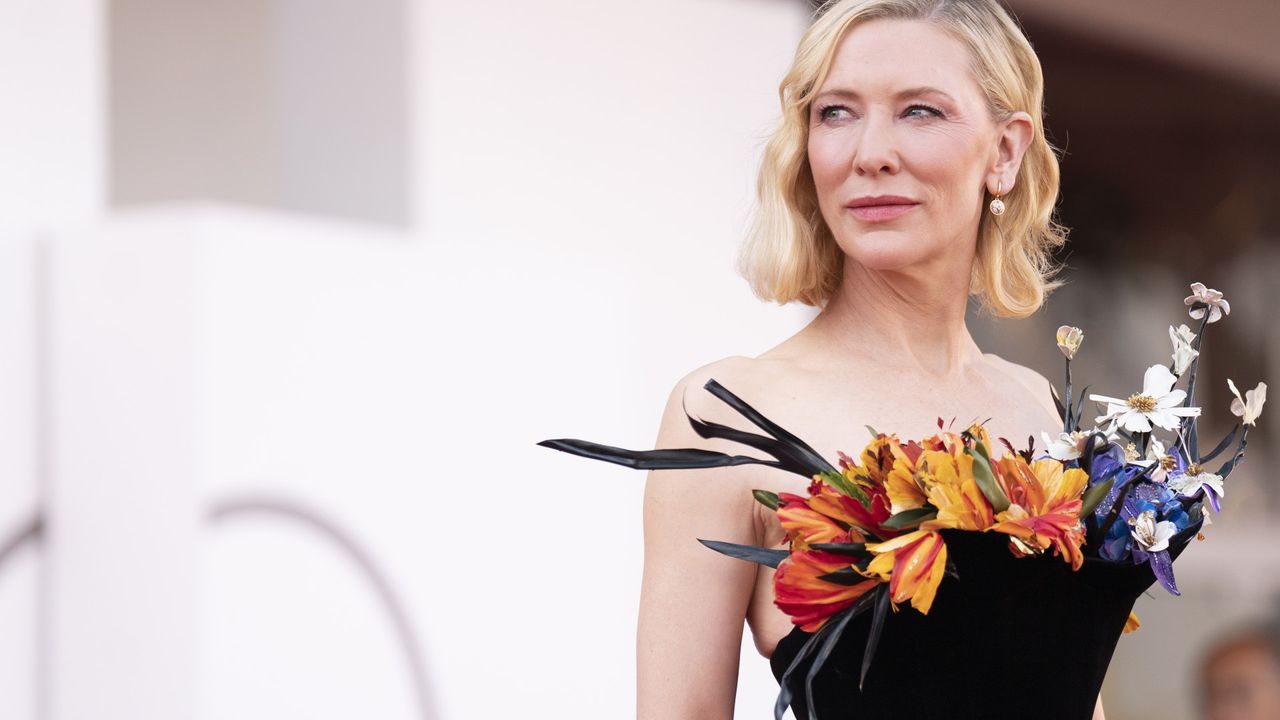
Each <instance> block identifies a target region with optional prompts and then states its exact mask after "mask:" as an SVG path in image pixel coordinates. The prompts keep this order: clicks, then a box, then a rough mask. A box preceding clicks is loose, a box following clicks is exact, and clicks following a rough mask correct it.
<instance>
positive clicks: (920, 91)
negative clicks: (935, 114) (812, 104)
mask: <svg viewBox="0 0 1280 720" xmlns="http://www.w3.org/2000/svg"><path fill="white" fill-rule="evenodd" d="M920 95H941V96H942V97H944V98H946V99H947V100H949V101H950V102H952V103H954V102H955V98H953V97H951V96H950V95H948V94H947V93H945V92H943V91H942V90H939V89H938V88H936V87H929V86H928V85H921V86H920V87H913V88H907V89H906V90H900V91H898V92H896V93H894V94H893V98H894V99H895V100H902V99H904V98H908V97H918V96H920ZM824 97H841V98H849V99H851V100H857V99H859V98H860V97H861V96H860V95H858V93H856V92H854V91H852V90H849V89H848V88H832V89H830V90H824V91H822V92H820V93H818V95H817V96H816V97H814V100H818V99H820V98H824Z"/></svg>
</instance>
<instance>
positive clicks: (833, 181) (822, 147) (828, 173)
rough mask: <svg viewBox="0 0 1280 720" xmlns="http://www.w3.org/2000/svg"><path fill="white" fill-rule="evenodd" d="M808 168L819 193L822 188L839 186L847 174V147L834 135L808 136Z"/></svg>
mask: <svg viewBox="0 0 1280 720" xmlns="http://www.w3.org/2000/svg"><path fill="white" fill-rule="evenodd" d="M808 152H809V169H810V170H811V171H812V172H813V183H814V185H815V186H816V187H817V189H818V192H819V193H821V192H822V191H823V189H824V188H831V187H836V186H839V185H840V184H841V183H842V182H843V181H844V178H845V177H846V176H847V175H848V173H847V172H846V170H847V169H848V167H849V162H848V158H849V149H848V148H847V147H846V144H845V143H844V142H843V141H842V140H841V138H839V137H838V136H836V135H831V134H826V135H820V134H814V135H810V136H809V145H808Z"/></svg>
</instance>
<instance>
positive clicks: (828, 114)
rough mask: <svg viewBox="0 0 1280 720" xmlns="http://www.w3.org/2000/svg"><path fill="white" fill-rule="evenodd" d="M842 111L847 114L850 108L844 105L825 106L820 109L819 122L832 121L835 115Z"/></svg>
mask: <svg viewBox="0 0 1280 720" xmlns="http://www.w3.org/2000/svg"><path fill="white" fill-rule="evenodd" d="M841 110H843V111H844V112H846V113H847V112H849V108H847V107H845V106H843V105H823V106H822V107H820V108H818V121H819V122H826V121H827V120H830V119H831V118H832V117H833V116H834V115H835V113H837V112H839V111H841Z"/></svg>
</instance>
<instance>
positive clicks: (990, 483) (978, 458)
mask: <svg viewBox="0 0 1280 720" xmlns="http://www.w3.org/2000/svg"><path fill="white" fill-rule="evenodd" d="M964 451H965V452H966V453H968V454H969V455H971V456H972V457H973V479H974V480H975V481H977V483H978V489H979V490H981V491H982V495H983V497H985V498H986V499H987V502H989V503H991V509H992V510H994V511H996V512H1004V511H1005V510H1008V509H1009V496H1008V495H1005V494H1004V490H1001V489H1000V485H999V484H998V483H997V482H996V475H995V473H994V472H993V471H992V470H991V459H990V458H988V457H987V451H986V449H984V448H983V447H982V445H981V444H977V445H974V446H973V448H965V449H964Z"/></svg>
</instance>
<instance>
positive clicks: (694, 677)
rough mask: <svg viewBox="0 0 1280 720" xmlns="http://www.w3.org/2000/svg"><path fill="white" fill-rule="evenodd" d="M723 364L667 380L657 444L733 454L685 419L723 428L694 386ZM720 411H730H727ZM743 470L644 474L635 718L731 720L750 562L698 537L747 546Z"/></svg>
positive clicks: (719, 373) (750, 529) (751, 535)
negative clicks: (668, 390)
mask: <svg viewBox="0 0 1280 720" xmlns="http://www.w3.org/2000/svg"><path fill="white" fill-rule="evenodd" d="M725 363H726V361H719V362H717V363H712V364H711V365H708V366H706V367H703V368H699V369H698V370H695V371H693V372H691V373H689V374H688V375H686V376H685V377H684V378H682V379H681V380H680V381H679V382H678V383H676V386H675V388H674V389H673V390H672V391H671V395H670V397H669V398H668V400H667V404H666V408H665V410H664V412H663V416H662V421H661V425H660V427H659V430H658V437H657V441H656V443H655V447H656V448H689V447H698V448H704V449H709V450H718V451H720V452H727V453H736V452H738V451H740V450H741V449H742V448H741V446H740V445H737V444H736V443H731V442H728V441H725V440H718V439H704V438H702V437H700V436H698V435H697V433H695V432H694V431H693V429H692V428H691V427H690V425H689V421H688V419H687V418H686V417H685V411H684V408H682V405H681V399H682V398H684V400H685V407H687V408H688V411H689V413H690V414H692V415H694V416H695V417H699V418H702V419H706V420H713V419H714V420H715V421H716V422H723V423H726V424H728V423H730V422H732V418H730V417H728V416H726V415H725V414H724V412H723V411H722V410H720V409H719V408H717V407H716V405H720V407H724V408H726V409H727V406H723V405H722V404H720V401H719V400H718V399H716V398H714V397H712V396H711V395H710V394H709V393H707V392H706V390H704V389H703V387H702V385H703V384H704V383H705V382H706V380H707V379H708V378H709V377H716V379H717V380H724V377H723V375H725V374H727V372H726V366H725ZM729 412H732V411H731V410H730V411H729ZM743 471H744V468H743V467H742V466H738V467H726V468H698V469H691V470H651V471H649V475H648V477H647V479H646V482H645V492H644V578H643V580H642V582H641V592H640V617H639V624H638V632H637V638H636V669H637V677H636V679H637V687H636V690H637V696H636V702H637V716H638V717H639V718H640V719H641V720H644V719H645V718H662V719H663V720H667V719H676V720H680V719H682V718H700V719H701V718H712V719H715V718H731V717H732V716H733V705H734V698H735V695H736V689H737V679H738V663H739V658H740V656H741V646H742V632H743V623H744V618H745V616H746V612H747V606H748V604H749V602H750V599H751V591H752V588H753V586H754V579H755V573H756V565H755V564H753V563H749V562H745V561H743V560H737V559H734V558H729V557H726V556H724V555H721V554H719V553H717V552H714V551H712V550H711V549H710V548H707V547H705V546H703V545H702V544H701V543H699V542H698V539H699V538H702V539H711V540H724V541H728V542H734V543H742V544H755V543H756V542H757V538H756V526H755V522H754V517H755V516H754V500H753V499H752V497H751V494H750V492H749V491H748V488H747V483H746V481H745V479H744V472H743Z"/></svg>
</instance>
